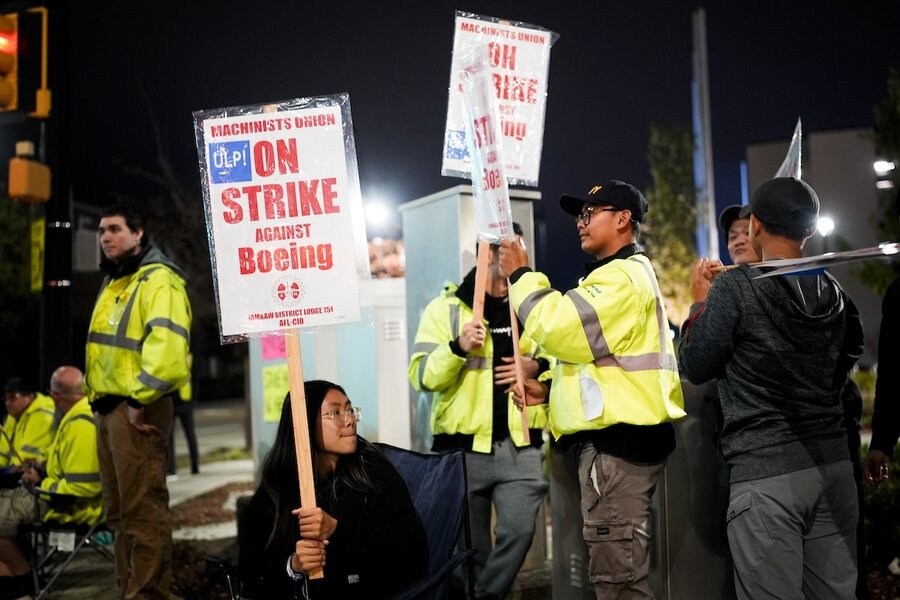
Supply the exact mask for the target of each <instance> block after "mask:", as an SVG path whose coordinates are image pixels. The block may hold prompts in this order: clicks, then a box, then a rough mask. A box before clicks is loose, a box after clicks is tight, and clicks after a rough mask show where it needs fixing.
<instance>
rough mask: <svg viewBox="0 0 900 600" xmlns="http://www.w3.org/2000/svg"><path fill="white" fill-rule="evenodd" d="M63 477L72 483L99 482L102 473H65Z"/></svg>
mask: <svg viewBox="0 0 900 600" xmlns="http://www.w3.org/2000/svg"><path fill="white" fill-rule="evenodd" d="M62 478H63V479H65V480H66V481H71V482H72V483H97V482H98V481H100V473H63V476H62ZM54 485H56V484H54Z"/></svg>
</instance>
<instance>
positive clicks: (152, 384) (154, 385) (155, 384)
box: [137, 369, 173, 392]
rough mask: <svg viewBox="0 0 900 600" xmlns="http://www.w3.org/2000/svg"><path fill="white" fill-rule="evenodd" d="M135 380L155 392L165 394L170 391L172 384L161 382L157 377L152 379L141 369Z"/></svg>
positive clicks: (151, 376)
mask: <svg viewBox="0 0 900 600" xmlns="http://www.w3.org/2000/svg"><path fill="white" fill-rule="evenodd" d="M137 380H138V381H140V382H141V383H143V384H144V385H146V386H147V387H148V388H150V389H151V390H157V391H160V392H165V391H168V390H170V389H172V386H173V384H172V383H170V382H168V381H163V380H162V379H159V378H158V377H154V376H153V375H151V374H150V373H148V372H147V371H144V370H143V369H141V372H140V373H139V374H138V376H137Z"/></svg>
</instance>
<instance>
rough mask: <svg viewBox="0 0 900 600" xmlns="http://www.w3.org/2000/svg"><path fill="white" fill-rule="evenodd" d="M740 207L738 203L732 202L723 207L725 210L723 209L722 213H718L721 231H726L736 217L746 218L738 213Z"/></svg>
mask: <svg viewBox="0 0 900 600" xmlns="http://www.w3.org/2000/svg"><path fill="white" fill-rule="evenodd" d="M742 208H744V207H743V206H742V205H740V204H732V205H730V206H726V207H725V210H723V211H722V214H720V215H719V227H721V228H722V231H724V232H725V233H728V230H729V229H731V224H732V223H734V222H735V221H737V220H738V219H746V218H747V217H742V216H741V215H740V213H741V209H742Z"/></svg>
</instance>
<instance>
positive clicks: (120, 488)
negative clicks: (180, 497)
mask: <svg viewBox="0 0 900 600" xmlns="http://www.w3.org/2000/svg"><path fill="white" fill-rule="evenodd" d="M144 422H145V423H147V424H150V425H155V426H156V427H157V428H158V429H159V431H158V432H153V433H143V432H140V431H138V430H137V429H135V428H134V427H132V426H131V425H130V424H129V423H128V405H127V404H126V403H125V402H123V403H121V404H119V406H117V407H116V409H115V410H113V411H112V412H111V413H109V414H108V415H98V416H97V453H98V455H99V457H100V478H101V481H102V484H103V501H104V502H105V503H106V521H107V524H108V525H109V526H110V527H111V528H112V529H113V530H114V531H115V532H116V578H117V579H118V581H119V588H120V590H121V593H122V595H121V597H122V598H128V599H131V598H141V599H151V598H154V599H156V598H160V599H162V598H165V599H166V600H168V598H169V588H170V587H171V583H172V522H171V516H170V514H169V490H168V488H166V461H167V453H168V439H169V431H170V430H171V429H172V399H171V397H170V396H165V397H163V398H161V399H160V400H157V401H156V402H154V403H153V404H150V405H148V406H147V407H146V408H145V409H144Z"/></svg>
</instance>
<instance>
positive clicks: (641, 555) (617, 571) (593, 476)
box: [578, 443, 665, 600]
mask: <svg viewBox="0 0 900 600" xmlns="http://www.w3.org/2000/svg"><path fill="white" fill-rule="evenodd" d="M663 469H665V463H664V462H662V463H650V464H647V463H633V462H629V461H627V460H624V459H621V458H617V457H615V456H610V455H609V454H602V453H599V452H597V450H596V449H595V448H594V446H593V445H592V444H590V443H585V444H582V446H581V450H580V452H579V456H578V481H579V484H580V486H581V516H582V518H583V519H584V529H583V535H584V541H585V543H586V544H587V550H588V557H589V567H588V569H589V571H588V572H589V575H590V580H591V582H592V583H593V584H594V592H595V593H596V595H597V599H598V600H608V599H612V598H653V593H652V592H651V591H650V586H649V583H648V577H649V575H650V499H651V498H652V496H653V491H654V489H655V488H656V482H657V481H659V478H660V476H661V475H662V473H663Z"/></svg>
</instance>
